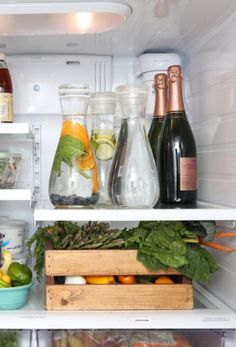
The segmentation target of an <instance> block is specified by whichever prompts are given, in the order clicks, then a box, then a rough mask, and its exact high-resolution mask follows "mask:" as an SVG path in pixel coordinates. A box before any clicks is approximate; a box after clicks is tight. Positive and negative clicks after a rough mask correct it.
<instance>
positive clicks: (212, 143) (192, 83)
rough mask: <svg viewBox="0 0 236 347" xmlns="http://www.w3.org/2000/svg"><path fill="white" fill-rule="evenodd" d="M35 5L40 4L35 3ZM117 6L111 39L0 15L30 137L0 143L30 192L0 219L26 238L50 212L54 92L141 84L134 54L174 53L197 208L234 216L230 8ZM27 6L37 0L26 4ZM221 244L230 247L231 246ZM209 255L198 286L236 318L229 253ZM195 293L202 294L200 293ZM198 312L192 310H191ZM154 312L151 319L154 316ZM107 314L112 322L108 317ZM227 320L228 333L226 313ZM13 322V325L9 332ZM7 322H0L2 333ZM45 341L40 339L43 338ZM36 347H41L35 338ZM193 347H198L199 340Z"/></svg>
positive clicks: (235, 9) (230, 1) (18, 110)
mask: <svg viewBox="0 0 236 347" xmlns="http://www.w3.org/2000/svg"><path fill="white" fill-rule="evenodd" d="M44 2H46V1H41V2H40V3H41V4H43V3H44ZM51 2H53V1H51ZM54 2H56V1H54ZM119 2H120V3H127V4H129V5H130V6H131V8H132V15H131V16H130V17H129V18H128V20H127V22H125V23H124V24H123V25H122V26H121V27H120V28H118V29H116V30H114V31H111V32H106V33H98V34H93V35H76V34H73V35H67V34H54V35H53V34H50V35H44V34H40V19H39V18H35V21H34V22H31V24H30V25H29V26H28V28H27V30H28V33H27V34H26V33H21V32H20V30H19V28H20V27H18V26H17V18H18V17H19V15H13V16H11V18H9V23H11V25H10V26H9V28H8V27H7V26H3V27H2V28H1V27H0V33H1V35H0V49H1V51H3V52H4V53H5V54H6V55H7V62H8V63H9V64H8V65H9V69H10V71H11V75H12V78H13V84H14V119H15V122H23V123H28V124H29V125H30V127H32V128H33V133H34V135H35V140H34V141H33V140H32V138H30V136H25V137H23V139H22V137H21V136H20V139H19V138H18V136H17V137H16V136H13V135H11V136H8V135H7V136H6V135H3V136H1V138H0V144H1V150H5V149H8V150H10V151H13V150H16V149H18V150H19V151H20V152H21V153H22V155H23V157H24V160H22V165H21V168H20V172H19V175H18V177H17V188H22V187H23V188H26V189H27V188H30V189H31V192H32V193H34V198H33V199H32V201H31V203H30V202H29V201H7V202H6V201H5V200H4V199H2V201H0V209H1V215H7V216H8V217H10V218H14V219H16V218H17V219H24V220H26V221H27V223H28V224H27V225H28V230H27V233H26V238H27V237H28V236H29V235H31V234H32V233H33V230H34V227H35V226H36V224H38V223H46V224H47V223H49V222H50V219H49V218H47V219H46V220H47V221H48V222H43V221H42V219H39V220H38V221H37V220H35V219H34V213H35V211H36V209H37V208H39V209H41V210H43V209H50V208H51V205H50V203H49V199H48V181H49V174H50V169H51V165H52V160H53V156H54V153H55V149H56V145H57V142H58V139H59V135H60V127H61V121H62V118H61V114H60V106H59V100H58V96H57V87H58V85H59V84H61V83H68V82H69V83H88V84H89V85H90V86H91V89H92V90H93V91H108V90H114V89H115V87H116V86H118V85H122V84H127V83H142V75H140V74H139V73H138V71H139V70H138V69H139V58H138V57H139V56H140V55H141V54H143V53H150V52H151V53H160V52H173V53H176V54H177V55H178V56H179V58H180V59H181V62H182V65H183V68H184V77H185V86H184V90H185V104H186V110H187V113H188V118H189V120H190V122H191V126H192V129H193V131H194V135H195V139H196V142H197V147H198V185H199V186H198V188H199V201H200V202H201V203H203V205H204V206H206V209H207V208H211V207H213V208H217V209H220V211H221V210H230V211H235V210H234V209H235V208H236V199H235V196H236V164H235V155H236V140H235V126H236V116H235V110H236V101H235V100H236V98H235V91H236V83H235V81H236V79H235V78H236V73H235V61H236V48H235V45H234V39H235V33H236V3H235V1H234V0H224V1H222V0H208V1H207V5H206V2H205V1H203V0H199V1H194V0H140V1H137V0H126V1H125V0H122V1H119ZM4 3H5V4H6V5H9V4H10V3H12V2H11V1H4ZM29 3H32V4H33V3H36V2H35V1H29ZM19 5H21V6H24V5H23V4H21V1H20V0H19V1H15V2H14V3H13V4H11V6H12V7H13V9H14V6H15V8H17V6H19ZM42 6H43V5H42ZM4 11H6V10H5V7H2V8H1V4H0V19H1V13H3V16H4V17H3V18H4V19H5V18H6V15H4ZM13 12H14V11H13ZM10 19H11V21H10ZM14 23H15V24H14ZM36 29H37V30H36ZM8 30H9V31H8ZM36 32H37V33H36ZM149 102H151V101H150V100H149ZM149 109H150V108H149ZM150 120H151V114H150V113H148V114H147V129H148V125H149V124H150ZM89 124H90V119H89V116H88V125H89ZM36 200H37V201H36ZM36 202H37V204H36V206H34V205H35V203H36ZM216 215H217V214H216ZM231 215H233V213H232V214H231ZM209 219H210V217H209ZM215 219H216V220H217V218H215ZM116 223H118V225H122V226H123V225H125V226H128V225H133V222H132V220H131V222H120V221H119V220H118V221H116ZM217 225H218V230H222V231H223V230H225V231H236V214H235V220H234V218H231V219H229V217H228V215H226V218H225V220H224V218H219V220H218V221H217ZM225 242H226V243H227V245H231V246H232V247H236V241H231V242H230V241H229V240H227V241H225ZM213 253H214V255H215V256H216V258H217V261H218V264H219V268H220V270H219V271H218V272H217V273H216V274H215V275H213V276H212V280H211V282H210V284H209V285H207V286H206V288H207V290H208V291H209V293H210V294H209V295H211V294H213V296H214V298H216V300H218V299H219V300H220V302H221V303H222V305H223V307H224V305H226V306H225V307H224V308H225V309H226V308H227V307H229V308H230V310H232V311H235V310H236V301H235V290H234V288H235V287H236V265H235V264H236V254H235V253H231V254H219V252H216V251H215V252H213ZM196 288H198V286H197V285H196ZM202 291H203V293H205V292H204V288H203V289H202ZM41 292H42V291H41V289H39V290H38V288H36V294H35V295H34V296H33V293H32V298H33V299H32V300H35V303H34V302H32V300H31V301H30V303H29V304H28V306H27V307H26V308H25V309H24V313H23V315H25V319H26V320H27V321H29V320H30V317H31V315H36V316H37V317H38V321H40V319H41V318H42V316H41V315H44V313H42V312H43V299H42V296H41V294H40V293H41ZM36 298H37V299H38V300H36ZM203 301H204V300H203ZM213 301H214V300H213ZM217 304H218V302H217ZM37 305H38V306H37ZM201 305H202V304H200V303H199V306H200V307H201ZM213 311H214V310H213ZM33 312H34V313H33ZM156 314H157V315H158V312H157V313H156ZM165 314H168V313H165ZM212 314H213V313H212ZM47 315H48V317H49V319H51V320H52V319H55V321H57V320H58V324H57V326H58V327H59V326H61V329H63V318H59V317H58V316H59V314H58V315H57V314H51V315H50V313H47ZM153 315H154V314H153ZM138 316H139V315H138ZM141 316H142V315H141ZM17 317H18V316H17V313H14V320H17ZM81 317H83V315H82V316H81ZM114 317H115V318H114V319H117V315H114ZM131 317H132V314H131ZM160 317H161V315H160ZM174 317H175V319H177V320H178V318H179V317H181V313H180V312H178V313H176V315H174ZM152 318H153V317H152ZM2 319H4V315H2V313H0V320H2ZM87 319H89V318H87ZM99 319H100V318H99ZM127 319H128V321H129V322H130V321H131V320H129V318H127ZM192 319H193V320H194V319H196V320H197V316H196V317H195V318H194V316H193V318H192ZM207 319H208V320H207ZM207 319H206V321H205V323H203V324H206V325H207V324H208V322H209V321H210V319H211V314H209V315H208V316H207ZM220 319H223V318H221V317H219V322H218V323H219V326H218V329H220V324H221V323H220V322H221V321H220ZM85 320H86V319H85ZM120 320H121V318H120ZM232 320H233V321H234V322H235V324H234V328H236V317H235V314H234V313H233V315H232ZM108 321H109V319H107V320H104V322H106V323H104V324H109V323H108ZM184 321H185V322H186V321H187V319H186V320H184ZM203 322H204V321H203ZM17 324H18V323H15V325H16V326H17ZM74 324H75V325H76V323H74ZM99 324H100V325H101V326H99V327H100V328H105V327H102V324H101V323H100V322H99V323H97V325H99ZM110 324H111V325H112V323H110ZM136 324H137V323H133V322H132V323H130V324H128V327H129V325H130V328H132V329H135V327H136ZM148 324H149V326H150V327H151V328H152V329H154V328H155V324H156V321H155V317H154V318H153V323H150V322H149V323H148ZM152 324H153V326H152ZM158 324H160V321H158ZM0 325H1V324H0ZM6 325H7V324H5V323H4V326H5V327H6ZM20 325H21V329H22V328H23V326H24V324H23V323H19V326H20ZM69 325H70V324H69V323H68V326H66V323H65V327H64V328H68V329H70V326H69ZM121 325H122V324H121ZM144 325H145V324H144ZM32 326H34V327H33V329H37V322H35V323H33V324H32ZM42 326H43V329H47V327H46V323H45V324H43V323H42ZM180 326H181V324H180ZM85 327H86V324H85ZM109 327H110V326H108V328H109ZM6 328H7V327H6ZM9 328H10V326H9ZM26 328H27V326H26ZM71 328H75V327H74V326H72V327H71ZM94 328H96V326H94ZM114 328H116V327H114ZM123 328H124V327H123ZM175 328H178V329H179V328H180V327H177V326H176V327H175ZM182 328H184V326H182ZM170 329H171V327H170ZM203 329H204V328H203ZM42 334H43V333H42ZM202 334H203V335H204V333H202ZM49 335H50V334H49ZM203 335H201V336H203ZM45 336H46V335H45ZM47 336H48V335H47ZM199 336H200V335H199ZM217 336H220V337H218V339H219V342H217V343H219V346H223V343H224V346H226V347H227V346H228V347H231V346H233V343H234V344H235V341H236V337H235V335H234V333H233V332H227V333H226V334H225V335H224V334H222V335H221V333H220V334H219V335H217ZM222 336H223V337H222ZM47 338H48V337H45V339H46V340H47ZM41 340H42V341H43V338H41ZM203 340H204V337H202V341H203ZM223 341H224V342H223ZM232 341H233V342H232ZM24 346H26V345H24ZM45 346H46V345H45ZM48 346H49V345H48ZM196 346H198V345H197V344H196ZM201 346H204V345H203V343H202V344H201ZM215 346H218V345H217V344H215Z"/></svg>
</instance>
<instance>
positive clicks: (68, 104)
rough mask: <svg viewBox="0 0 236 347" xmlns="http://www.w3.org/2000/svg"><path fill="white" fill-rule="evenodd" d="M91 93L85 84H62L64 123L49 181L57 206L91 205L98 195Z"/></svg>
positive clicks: (52, 198)
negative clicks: (89, 114)
mask: <svg viewBox="0 0 236 347" xmlns="http://www.w3.org/2000/svg"><path fill="white" fill-rule="evenodd" d="M89 95H90V93H89V88H88V86H86V85H75V84H67V85H61V86H60V87H59V97H60V104H61V109H62V114H63V124H62V131H61V136H60V140H59V143H58V146H57V150H56V154H55V157H54V161H53V165H52V169H51V176H50V182H49V196H50V200H51V202H52V204H53V205H54V206H55V207H59V208H79V207H89V206H93V205H94V204H96V202H97V201H98V198H99V179H98V171H97V166H96V162H95V158H94V154H93V150H92V146H91V143H90V140H89V135H88V132H87V127H86V113H87V108H88V102H89Z"/></svg>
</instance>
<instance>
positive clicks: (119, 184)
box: [109, 85, 159, 208]
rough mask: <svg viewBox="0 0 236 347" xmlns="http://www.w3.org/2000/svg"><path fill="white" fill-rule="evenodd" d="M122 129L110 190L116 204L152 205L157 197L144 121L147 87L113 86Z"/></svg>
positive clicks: (157, 189)
mask: <svg viewBox="0 0 236 347" xmlns="http://www.w3.org/2000/svg"><path fill="white" fill-rule="evenodd" d="M116 94H117V102H118V103H119V104H120V107H121V112H122V120H121V129H120V133H119V138H118V142H117V147H116V151H115V155H114V159H113V163H112V167H111V171H110V177H109V194H110V197H111V200H112V203H113V205H114V206H116V207H124V208H151V207H153V206H154V205H155V204H156V203H157V201H158V198H159V182H158V174H157V169H156V165H155V162H154V158H153V154H152V151H151V147H150V143H149V141H148V137H147V133H146V130H145V125H144V117H145V107H146V104H147V98H148V87H147V86H145V85H126V86H121V87H118V88H117V89H116Z"/></svg>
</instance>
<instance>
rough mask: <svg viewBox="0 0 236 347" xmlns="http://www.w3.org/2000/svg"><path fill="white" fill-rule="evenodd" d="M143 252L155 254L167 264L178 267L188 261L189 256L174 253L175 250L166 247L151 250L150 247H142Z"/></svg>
mask: <svg viewBox="0 0 236 347" xmlns="http://www.w3.org/2000/svg"><path fill="white" fill-rule="evenodd" d="M142 253H144V254H146V255H148V256H150V255H151V256H153V257H154V258H156V259H157V260H158V261H159V262H161V263H162V264H163V265H165V266H167V267H168V266H170V267H174V268H178V267H180V266H183V265H185V264H187V263H188V260H187V258H186V257H185V256H184V255H181V254H173V251H170V250H166V249H158V250H156V251H151V250H150V248H146V247H142Z"/></svg>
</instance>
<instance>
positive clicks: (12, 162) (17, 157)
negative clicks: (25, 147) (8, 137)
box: [0, 152, 21, 188]
mask: <svg viewBox="0 0 236 347" xmlns="http://www.w3.org/2000/svg"><path fill="white" fill-rule="evenodd" d="M20 161H21V154H20V153H8V152H0V188H11V187H13V186H14V184H15V180H16V175H17V172H18V167H19V163H20Z"/></svg>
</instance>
